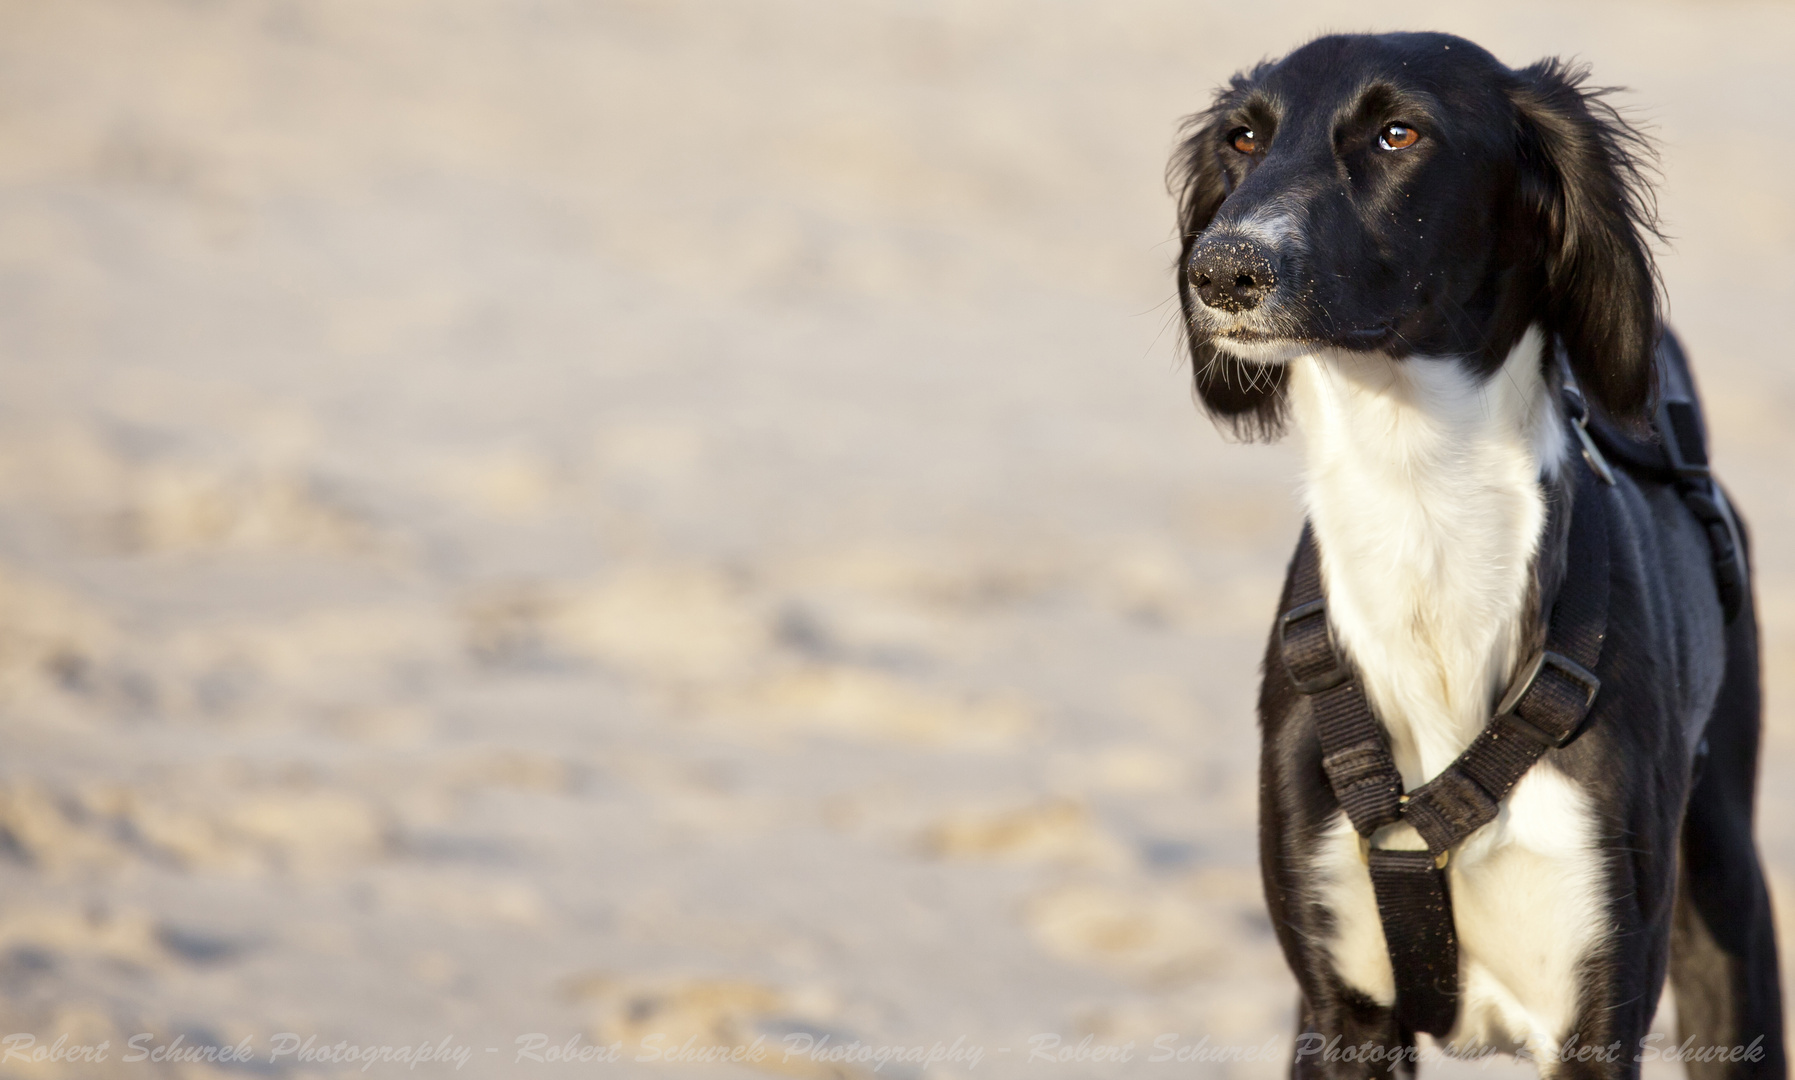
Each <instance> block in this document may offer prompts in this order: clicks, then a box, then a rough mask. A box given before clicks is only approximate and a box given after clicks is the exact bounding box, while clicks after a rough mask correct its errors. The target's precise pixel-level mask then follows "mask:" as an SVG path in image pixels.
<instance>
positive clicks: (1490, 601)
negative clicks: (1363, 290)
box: [1290, 330, 1604, 1052]
mask: <svg viewBox="0 0 1795 1080" xmlns="http://www.w3.org/2000/svg"><path fill="white" fill-rule="evenodd" d="M1541 345H1542V339H1541V336H1540V334H1539V333H1538V331H1537V330H1530V331H1528V333H1527V334H1526V335H1525V336H1524V337H1523V338H1522V340H1521V342H1520V343H1519V344H1518V345H1517V346H1516V347H1515V350H1514V352H1513V353H1511V354H1510V356H1509V357H1508V359H1507V362H1506V363H1505V364H1504V365H1503V367H1502V370H1501V371H1499V372H1498V373H1497V374H1496V375H1495V376H1494V377H1492V378H1490V379H1489V380H1487V381H1483V382H1480V381H1479V380H1477V379H1476V378H1474V377H1473V376H1471V375H1469V374H1468V373H1466V372H1465V371H1464V370H1463V368H1462V367H1461V366H1460V365H1459V364H1458V363H1456V362H1454V361H1452V360H1447V359H1432V358H1425V357H1412V358H1410V359H1407V360H1402V361H1393V360H1390V359H1387V358H1384V357H1378V356H1367V355H1364V354H1342V353H1330V354H1327V355H1324V356H1313V355H1311V356H1304V357H1301V358H1298V359H1295V360H1293V361H1291V364H1290V368H1291V370H1290V395H1291V407H1292V411H1293V414H1294V416H1295V418H1296V421H1297V425H1298V426H1299V427H1300V428H1301V429H1302V432H1303V435H1304V438H1305V441H1306V443H1307V447H1306V462H1307V467H1306V476H1305V486H1304V501H1305V503H1306V504H1307V507H1308V511H1309V520H1310V521H1311V522H1312V523H1313V525H1314V529H1315V535H1316V540H1317V544H1318V547H1319V549H1320V552H1321V561H1322V571H1323V579H1324V581H1325V582H1326V589H1327V597H1328V613H1329V616H1330V619H1331V621H1332V623H1333V627H1334V633H1335V635H1336V640H1337V641H1338V642H1339V644H1340V646H1341V647H1342V648H1343V649H1344V650H1345V651H1346V652H1347V653H1348V654H1349V655H1350V656H1351V657H1352V659H1353V661H1354V663H1355V664H1356V666H1357V668H1358V671H1359V674H1360V679H1361V683H1362V685H1363V686H1364V688H1365V693H1366V696H1367V697H1368V698H1369V699H1370V701H1371V704H1372V707H1373V708H1374V709H1375V710H1376V712H1377V715H1378V717H1379V718H1380V719H1381V720H1382V721H1383V724H1384V726H1385V728H1386V730H1388V732H1389V735H1390V744H1391V749H1392V752H1393V753H1394V756H1395V759H1396V765H1397V768H1398V770H1399V771H1400V772H1401V773H1402V778H1403V783H1404V784H1405V785H1406V786H1407V787H1409V788H1410V789H1413V788H1416V787H1419V786H1420V785H1421V784H1422V783H1424V782H1426V781H1427V780H1429V779H1432V778H1433V777H1434V776H1435V775H1437V774H1438V773H1439V772H1440V771H1441V770H1442V769H1444V768H1445V767H1446V766H1447V765H1449V764H1451V762H1452V761H1453V760H1454V759H1455V758H1457V757H1458V755H1459V754H1460V753H1461V752H1463V750H1464V749H1465V747H1466V746H1468V745H1469V744H1470V742H1471V740H1472V739H1473V738H1475V737H1476V735H1477V733H1478V732H1479V731H1481V730H1482V729H1483V726H1484V725H1485V724H1486V723H1487V722H1488V720H1489V717H1490V713H1491V710H1492V709H1493V707H1494V704H1495V701H1496V699H1497V697H1499V696H1500V694H1501V691H1502V690H1503V688H1504V687H1505V686H1506V684H1507V682H1508V679H1509V676H1510V673H1511V672H1512V670H1513V668H1514V666H1515V664H1516V662H1517V659H1518V656H1517V654H1518V651H1519V649H1520V647H1521V643H1522V640H1523V637H1524V633H1523V631H1524V627H1523V626H1522V621H1523V619H1524V618H1525V616H1526V613H1527V612H1526V601H1527V592H1528V588H1529V585H1530V583H1531V569H1532V560H1533V556H1534V552H1535V549H1536V548H1537V546H1538V544H1539V539H1540V535H1541V533H1542V532H1543V530H1544V528H1545V502H1544V498H1543V495H1542V492H1541V489H1540V484H1539V478H1540V477H1541V475H1542V474H1544V475H1556V473H1557V471H1558V469H1559V468H1560V466H1561V465H1562V464H1563V462H1564V460H1565V456H1566V450H1567V448H1566V444H1565V435H1564V430H1563V427H1562V423H1561V420H1560V418H1559V414H1558V409H1557V403H1556V401H1555V400H1554V397H1553V395H1552V394H1551V393H1550V390H1549V387H1548V386H1547V384H1546V382H1545V380H1544V378H1543V376H1542V373H1541V362H1540V349H1541ZM1595 842H1596V837H1595V829H1594V818H1593V810H1592V808H1591V804H1590V801H1589V798H1588V796H1587V795H1586V793H1584V792H1583V791H1582V790H1581V789H1580V788H1579V787H1578V786H1577V785H1576V784H1574V783H1573V782H1572V781H1570V780H1569V779H1568V778H1566V777H1565V776H1564V775H1563V774H1562V773H1559V772H1558V771H1557V770H1556V769H1554V768H1553V767H1552V766H1551V765H1550V764H1549V763H1548V762H1541V763H1540V764H1538V765H1536V766H1534V768H1533V769H1532V770H1531V771H1530V772H1529V773H1528V774H1527V776H1526V777H1524V778H1523V779H1522V780H1521V782H1520V783H1519V784H1517V785H1516V786H1515V789H1514V791H1513V792H1512V793H1511V794H1510V795H1509V797H1508V799H1507V800H1506V801H1505V802H1504V804H1503V808H1502V812H1501V814H1500V816H1498V818H1497V819H1496V820H1495V821H1493V822H1491V823H1490V824H1489V825H1487V826H1485V827H1484V828H1483V829H1481V830H1479V831H1478V832H1477V833H1475V834H1473V835H1472V836H1471V837H1470V838H1469V839H1468V840H1466V841H1465V843H1464V844H1462V845H1461V846H1460V848H1459V849H1458V850H1456V851H1454V852H1453V856H1452V861H1451V864H1450V867H1449V870H1448V873H1449V874H1450V887H1451V890H1452V897H1453V906H1454V914H1455V917H1456V921H1457V926H1458V938H1459V960H1460V971H1461V980H1462V997H1461V1002H1460V1010H1459V1020H1458V1025H1457V1027H1456V1028H1455V1029H1454V1031H1453V1034H1452V1038H1451V1039H1450V1040H1449V1041H1450V1042H1451V1043H1452V1044H1453V1045H1455V1046H1459V1047H1461V1048H1464V1049H1471V1048H1474V1047H1478V1046H1489V1047H1493V1048H1496V1049H1505V1050H1513V1049H1516V1048H1519V1047H1527V1048H1528V1049H1529V1050H1530V1051H1534V1052H1540V1051H1545V1050H1547V1049H1548V1048H1550V1047H1555V1046H1557V1045H1560V1044H1561V1043H1562V1041H1563V1040H1564V1038H1565V1036H1566V1035H1567V1034H1568V1032H1569V1030H1570V1025H1571V1023H1572V1021H1573V1019H1574V1017H1575V1013H1576V1007H1577V1000H1576V993H1577V985H1578V980H1577V971H1578V968H1579V965H1580V961H1581V960H1582V959H1583V957H1584V956H1586V955H1587V954H1588V952H1589V950H1590V949H1591V948H1592V947H1593V946H1595V945H1597V944H1599V943H1600V941H1601V940H1602V936H1603V933H1604V929H1603V917H1602V911H1601V895H1602V891H1601V880H1600V876H1599V875H1600V871H1599V867H1600V860H1599V859H1598V858H1597V856H1596V853H1595V846H1596V843H1595ZM1380 843H1382V844H1383V845H1384V846H1388V847H1403V848H1421V847H1425V845H1424V844H1423V843H1422V842H1421V838H1420V837H1419V836H1418V835H1416V834H1415V832H1414V830H1413V829H1411V828H1409V827H1408V826H1406V825H1404V826H1399V827H1398V828H1397V829H1395V830H1392V835H1391V836H1389V837H1387V838H1383V839H1380ZM1315 869H1316V870H1317V871H1318V873H1319V874H1320V876H1321V880H1322V881H1323V882H1324V886H1323V887H1324V893H1323V902H1324V903H1326V904H1327V906H1328V907H1329V908H1331V909H1332V910H1333V912H1334V914H1335V918H1336V933H1335V934H1334V936H1333V938H1332V939H1331V940H1330V941H1329V942H1328V947H1329V949H1330V950H1331V953H1332V956H1333V959H1334V963H1335V966H1336V969H1337V970H1338V971H1339V973H1340V975H1341V977H1342V978H1344V979H1345V980H1346V981H1347V982H1348V983H1349V984H1351V985H1353V986H1356V987H1358V988H1359V989H1360V990H1362V991H1364V992H1365V993H1366V994H1368V995H1370V996H1371V997H1372V998H1373V999H1375V1000H1377V1001H1380V1002H1384V1003H1386V1004H1387V1003H1389V1002H1390V1001H1392V1000H1394V997H1395V990H1394V985H1393V977H1392V974H1391V970H1390V961H1389V957H1388V955H1387V953H1386V952H1385V950H1384V936H1383V929H1382V927H1381V925H1380V924H1379V922H1378V917H1377V908H1376V905H1375V902H1374V900H1373V897H1372V892H1371V882H1370V879H1369V877H1368V875H1367V873H1366V870H1365V867H1364V864H1363V863H1362V862H1361V861H1360V858H1359V853H1358V839H1357V835H1356V834H1355V833H1354V832H1353V830H1352V828H1351V826H1350V825H1349V824H1348V823H1347V822H1346V820H1345V817H1344V815H1342V817H1341V818H1340V819H1339V821H1338V822H1337V824H1336V828H1335V829H1334V832H1333V833H1332V834H1331V838H1330V840H1329V841H1328V842H1327V843H1326V845H1325V846H1324V850H1323V852H1322V853H1321V855H1320V857H1319V860H1318V865H1317V866H1316V867H1315Z"/></svg>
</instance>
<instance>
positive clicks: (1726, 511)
mask: <svg viewBox="0 0 1795 1080" xmlns="http://www.w3.org/2000/svg"><path fill="white" fill-rule="evenodd" d="M1665 341H1666V346H1667V348H1668V349H1674V348H1675V343H1674V339H1671V338H1669V336H1668V335H1666V338H1665ZM1665 360H1666V361H1668V362H1667V363H1665V364H1662V365H1661V366H1660V370H1661V372H1662V373H1663V374H1665V376H1666V380H1665V381H1666V382H1672V381H1674V379H1675V377H1676V375H1677V374H1681V375H1682V377H1683V381H1684V384H1685V385H1684V386H1674V385H1673V386H1667V387H1666V394H1665V399H1664V400H1663V402H1662V404H1661V405H1660V406H1659V410H1658V416H1657V427H1658V432H1659V438H1658V441H1657V443H1656V444H1639V443H1634V442H1628V441H1626V440H1624V438H1623V437H1621V436H1620V435H1618V434H1617V433H1616V432H1614V431H1613V429H1611V428H1606V427H1598V428H1597V429H1596V430H1595V431H1594V432H1593V433H1592V432H1591V430H1590V427H1591V425H1590V422H1589V421H1590V416H1589V411H1588V410H1587V408H1585V407H1584V404H1583V401H1582V398H1581V397H1580V396H1579V395H1577V394H1576V391H1574V390H1569V389H1567V391H1566V394H1565V405H1566V412H1567V414H1568V419H1569V421H1570V423H1571V424H1572V427H1573V431H1574V433H1575V435H1576V436H1577V438H1578V441H1579V443H1580V444H1581V446H1582V449H1583V460H1584V464H1585V466H1586V467H1585V468H1578V469H1576V470H1575V477H1574V479H1573V480H1572V481H1571V482H1570V483H1568V484H1557V485H1553V486H1552V487H1550V488H1549V489H1548V493H1547V500H1548V502H1547V514H1548V521H1547V528H1546V533H1545V535H1547V536H1548V537H1550V536H1557V535H1560V532H1559V530H1560V528H1562V518H1561V517H1560V515H1564V514H1569V515H1570V520H1569V528H1568V536H1567V540H1566V547H1567V552H1566V566H1565V574H1564V578H1563V581H1562V583H1561V584H1560V586H1559V588H1558V592H1557V595H1556V597H1555V598H1554V599H1553V601H1552V605H1551V614H1550V616H1549V617H1548V618H1547V621H1546V628H1545V635H1544V638H1545V640H1544V644H1543V647H1541V648H1540V649H1539V651H1537V652H1536V653H1534V654H1533V655H1532V656H1531V657H1530V658H1529V659H1528V660H1527V661H1526V662H1525V663H1523V664H1521V665H1520V666H1519V668H1518V669H1517V671H1516V673H1515V676H1514V679H1513V681H1512V682H1511V683H1510V685H1509V687H1508V690H1507V692H1506V693H1505V694H1503V696H1502V700H1501V703H1500V704H1498V705H1497V706H1496V711H1495V716H1494V717H1493V718H1492V719H1491V720H1490V722H1489V724H1488V725H1487V726H1485V727H1484V729H1483V731H1482V732H1480V733H1479V734H1478V736H1477V737H1476V738H1475V739H1473V740H1472V741H1471V745H1470V746H1469V747H1467V748H1466V749H1465V752H1464V753H1463V754H1460V755H1459V757H1458V759H1457V760H1456V761H1454V762H1453V763H1452V764H1450V765H1448V766H1447V767H1446V768H1445V770H1444V771H1442V772H1441V773H1440V774H1439V775H1438V776H1435V777H1434V778H1433V779H1431V780H1429V781H1428V782H1427V783H1425V784H1423V785H1421V786H1420V787H1419V788H1417V789H1415V790H1414V791H1412V792H1405V791H1404V790H1403V783H1402V777H1401V775H1400V774H1399V773H1398V772H1397V769H1396V763H1395V760H1394V759H1393V758H1392V757H1391V755H1390V747H1389V743H1388V741H1387V739H1386V736H1385V734H1384V730H1383V727H1382V726H1381V725H1380V724H1379V723H1378V720H1377V717H1376V715H1375V714H1374V713H1373V712H1372V709H1371V704H1370V702H1369V701H1368V700H1366V697H1365V692H1364V690H1363V688H1362V687H1361V686H1360V683H1359V679H1358V677H1357V676H1356V674H1355V673H1354V670H1353V667H1352V664H1351V662H1350V661H1348V660H1347V659H1346V658H1345V657H1343V656H1342V655H1341V654H1340V652H1339V650H1338V649H1336V648H1335V646H1334V641H1333V636H1332V633H1331V631H1330V630H1329V628H1328V617H1327V600H1326V597H1325V596H1324V594H1323V591H1322V582H1321V560H1320V552H1319V551H1318V550H1317V548H1316V544H1315V536H1314V531H1313V530H1312V529H1311V528H1310V527H1309V526H1308V525H1305V526H1304V527H1303V535H1302V539H1301V540H1300V541H1299V542H1298V544H1297V549H1296V556H1295V558H1294V559H1293V560H1292V562H1291V566H1290V574H1289V578H1288V579H1287V584H1286V594H1285V596H1286V599H1285V604H1286V607H1285V610H1284V612H1283V613H1282V615H1281V616H1280V618H1279V620H1278V628H1277V632H1278V643H1279V649H1280V651H1281V654H1282V658H1283V662H1284V667H1285V669H1286V671H1287V672H1288V673H1289V676H1290V680H1291V683H1292V684H1293V685H1294V686H1295V688H1296V691H1297V693H1299V694H1302V695H1305V696H1306V697H1307V698H1308V699H1309V705H1310V710H1311V715H1312V716H1313V718H1314V722H1315V727H1316V731H1317V733H1318V735H1319V737H1320V741H1321V755H1322V756H1321V767H1322V771H1323V772H1324V773H1326V775H1327V781H1328V785H1329V786H1330V787H1331V788H1332V789H1333V792H1334V797H1335V798H1336V799H1337V800H1338V801H1339V803H1340V808H1341V809H1342V810H1344V811H1345V812H1346V816H1347V818H1348V820H1350V821H1351V822H1352V826H1353V828H1354V829H1355V830H1357V832H1358V834H1359V851H1360V854H1361V855H1362V856H1363V857H1364V860H1365V863H1366V866H1367V868H1368V870H1369V872H1370V875H1371V885H1372V889H1373V891H1374V893H1375V894H1376V897H1377V909H1378V918H1379V921H1380V922H1382V924H1383V930H1384V940H1385V942H1386V944H1387V946H1388V948H1389V953H1390V966H1391V968H1392V969H1393V971H1394V973H1395V982H1396V1004H1395V1011H1396V1018H1397V1021H1398V1023H1399V1024H1400V1025H1401V1026H1402V1027H1403V1028H1404V1029H1406V1030H1408V1031H1425V1032H1427V1033H1429V1034H1431V1035H1435V1036H1442V1037H1443V1036H1445V1035H1446V1034H1447V1033H1448V1032H1449V1031H1451V1030H1452V1025H1453V1023H1454V1021H1455V1020H1456V1018H1457V1016H1458V997H1459V970H1458V939H1457V935H1456V933H1455V931H1454V928H1453V919H1452V899H1451V894H1450V892H1449V890H1448V888H1447V877H1446V867H1447V864H1448V862H1449V861H1450V859H1451V855H1452V851H1453V849H1454V848H1455V847H1457V846H1458V844H1459V843H1460V842H1462V841H1463V840H1464V839H1465V838H1466V837H1468V836H1470V835H1471V834H1472V833H1473V832H1475V831H1476V830H1478V829H1479V828H1481V827H1483V826H1484V825H1487V824H1488V823H1489V822H1491V821H1493V820H1494V819H1495V817H1496V815H1497V814H1498V813H1499V812H1500V810H1501V804H1502V800H1503V799H1504V798H1505V797H1507V795H1508V793H1509V791H1510V790H1512V789H1513V788H1514V786H1515V784H1516V783H1517V782H1519V781H1520V779H1521V777H1522V776H1524V775H1526V773H1527V770H1528V769H1530V768H1532V767H1533V764H1534V762H1536V761H1538V760H1539V759H1540V758H1541V757H1542V756H1544V755H1545V753H1546V752H1547V751H1548V750H1552V749H1557V748H1562V747H1565V746H1568V745H1570V743H1571V742H1572V741H1573V740H1575V739H1576V738H1577V736H1579V735H1581V734H1582V733H1583V730H1584V728H1585V726H1586V725H1587V723H1588V720H1589V716H1590V711H1591V709H1592V708H1593V707H1594V705H1595V700H1596V695H1597V694H1598V693H1599V692H1600V691H1601V686H1602V683H1601V680H1600V679H1598V678H1597V677H1596V675H1595V669H1596V664H1597V661H1598V660H1599V659H1600V657H1601V653H1602V641H1603V639H1604V637H1605V636H1606V634H1607V629H1608V590H1609V538H1608V510H1607V508H1606V506H1605V503H1606V501H1607V498H1608V493H1607V489H1608V488H1609V487H1611V486H1612V485H1613V484H1614V476H1613V473H1612V471H1611V470H1610V469H1609V466H1608V463H1607V461H1606V458H1605V456H1604V454H1603V449H1604V448H1606V449H1608V450H1609V452H1610V453H1611V454H1612V456H1613V457H1614V458H1615V459H1616V460H1617V461H1619V462H1620V463H1621V464H1622V466H1623V467H1625V468H1626V469H1627V470H1628V471H1629V472H1630V473H1637V474H1639V475H1640V476H1641V478H1642V479H1647V480H1650V481H1653V482H1658V483H1671V484H1675V485H1676V487H1677V489H1678V491H1679V493H1680V494H1681V495H1682V497H1683V501H1684V502H1685V504H1687V505H1688V506H1689V507H1690V509H1691V511H1692V512H1693V513H1694V514H1695V516H1696V519H1697V520H1698V521H1700V522H1701V523H1702V525H1703V527H1704V529H1705V531H1706V532H1707V534H1708V540H1709V546H1710V550H1711V554H1712V556H1713V561H1714V566H1715V582H1716V587H1717V589H1718V591H1719V593H1720V598H1721V603H1722V606H1723V609H1724V610H1725V613H1726V619H1727V621H1728V622H1729V623H1730V622H1731V621H1732V619H1733V618H1734V617H1735V616H1736V615H1737V614H1738V611H1739V609H1740V606H1741V604H1742V603H1743V599H1744V596H1745V594H1746V588H1745V563H1744V560H1743V558H1742V551H1743V545H1742V544H1741V543H1740V540H1739V531H1738V526H1737V523H1736V522H1735V520H1734V519H1733V516H1732V513H1731V508H1730V507H1729V506H1728V505H1727V503H1726V499H1725V496H1724V495H1723V494H1721V492H1720V488H1719V486H1718V485H1717V484H1715V483H1714V482H1713V481H1712V479H1711V477H1709V475H1708V469H1707V453H1706V449H1705V447H1704V441H1705V440H1704V439H1703V438H1702V435H1703V432H1702V427H1701V420H1700V413H1699V410H1698V408H1697V406H1696V405H1695V404H1694V401H1693V400H1692V393H1691V397H1690V398H1684V397H1682V396H1681V394H1680V393H1679V394H1678V396H1676V397H1674V398H1673V397H1671V396H1670V394H1671V393H1675V392H1678V391H1683V390H1686V388H1687V368H1686V367H1684V368H1683V369H1682V371H1681V372H1664V370H1663V369H1664V368H1667V367H1669V368H1675V367H1677V366H1680V364H1681V361H1682V356H1681V353H1680V350H1679V351H1677V352H1676V354H1675V355H1673V356H1669V357H1665ZM1567 496H1569V502H1568V504H1567V502H1566V497H1567ZM1535 640H1537V638H1536V639H1535ZM1398 823H1407V824H1408V825H1411V826H1413V827H1414V830H1415V832H1417V833H1419V834H1420V836H1421V839H1422V840H1423V841H1424V842H1425V843H1426V844H1427V849H1426V850H1425V851H1422V850H1402V849H1392V848H1385V847H1380V846H1378V843H1377V841H1378V839H1379V834H1380V833H1382V832H1384V831H1385V830H1387V829H1389V828H1390V827H1391V826H1393V825H1396V824H1398Z"/></svg>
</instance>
